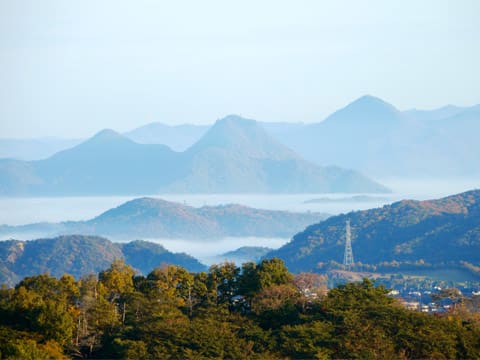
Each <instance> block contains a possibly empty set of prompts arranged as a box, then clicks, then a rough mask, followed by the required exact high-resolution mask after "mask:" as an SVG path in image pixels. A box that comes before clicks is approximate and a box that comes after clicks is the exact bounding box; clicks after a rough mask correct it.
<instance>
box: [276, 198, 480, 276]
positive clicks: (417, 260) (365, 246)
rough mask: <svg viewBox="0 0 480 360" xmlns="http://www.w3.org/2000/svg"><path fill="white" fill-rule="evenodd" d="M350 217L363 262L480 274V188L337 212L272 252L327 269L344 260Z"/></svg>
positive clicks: (293, 265)
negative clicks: (435, 197) (418, 199)
mask: <svg viewBox="0 0 480 360" xmlns="http://www.w3.org/2000/svg"><path fill="white" fill-rule="evenodd" d="M347 220H350V224H351V232H352V248H353V254H354V259H355V261H356V262H360V263H361V265H360V264H358V263H357V265H358V266H360V267H361V266H364V267H365V266H367V265H368V266H370V269H376V270H377V271H383V272H385V271H389V270H390V271H393V272H396V273H399V272H402V271H406V270H412V269H413V270H416V271H425V270H428V269H453V268H463V269H464V270H465V268H467V269H468V271H471V270H472V269H473V272H474V274H475V276H477V277H479V276H480V268H479V267H478V266H479V264H480V190H472V191H468V192H465V193H461V194H458V195H453V196H449V197H446V198H442V199H438V200H428V201H413V200H404V201H400V202H396V203H393V204H391V205H386V206H384V207H382V208H377V209H371V210H365V211H356V212H351V213H349V214H343V215H339V216H333V217H330V218H328V219H327V220H325V221H322V222H320V223H318V224H315V225H311V226H309V227H308V228H307V229H306V230H305V231H303V232H300V233H298V234H297V235H295V236H294V237H293V239H292V240H291V241H290V242H289V243H287V244H286V245H284V246H283V247H281V248H280V249H278V250H274V251H272V252H270V253H269V254H268V255H267V256H268V257H272V256H277V257H280V258H281V259H283V260H284V261H285V262H286V264H287V266H288V267H289V269H290V270H291V271H294V272H300V271H310V270H312V271H321V269H322V268H323V267H324V266H326V264H328V263H329V262H332V261H334V262H337V263H342V261H343V253H344V246H345V223H346V221H347ZM368 266H367V267H368ZM392 269H394V270H392ZM475 269H477V270H476V271H475Z"/></svg>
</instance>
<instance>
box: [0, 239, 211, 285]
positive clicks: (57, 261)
mask: <svg viewBox="0 0 480 360" xmlns="http://www.w3.org/2000/svg"><path fill="white" fill-rule="evenodd" d="M115 259H124V260H125V262H126V263H127V264H129V265H131V266H132V267H134V268H135V269H136V270H137V271H139V272H140V273H143V274H148V273H149V272H150V271H151V270H152V269H154V268H155V267H158V266H161V265H163V264H174V265H179V266H183V267H185V268H187V269H188V270H189V271H204V270H206V267H205V266H204V265H203V264H201V263H200V262H198V261H197V260H196V259H194V258H192V257H191V256H189V255H186V254H183V253H181V254H175V253H171V252H169V251H168V250H166V249H165V248H163V247H162V246H161V245H158V244H154V243H150V242H146V241H132V242H129V243H123V244H122V243H112V242H111V241H110V240H107V239H104V238H101V237H97V236H84V235H70V236H60V237H57V238H53V239H40V240H31V241H18V240H8V241H0V284H6V285H8V286H13V285H15V284H16V283H17V282H18V281H19V280H21V279H22V278H24V277H25V276H33V275H38V274H42V273H46V272H48V273H50V275H52V276H56V277H60V276H62V275H63V274H66V273H68V274H72V275H74V276H75V277H76V278H80V277H82V276H85V275H88V274H96V273H98V272H99V271H101V270H103V269H106V268H108V267H109V266H110V264H111V263H112V261H113V260H115Z"/></svg>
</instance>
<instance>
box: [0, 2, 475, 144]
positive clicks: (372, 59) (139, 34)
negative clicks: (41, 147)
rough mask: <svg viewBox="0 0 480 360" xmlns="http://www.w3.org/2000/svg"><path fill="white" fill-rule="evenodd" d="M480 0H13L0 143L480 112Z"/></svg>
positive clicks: (1, 14) (4, 23)
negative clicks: (367, 110) (395, 113)
mask: <svg viewBox="0 0 480 360" xmlns="http://www.w3.org/2000/svg"><path fill="white" fill-rule="evenodd" d="M479 19H480V1H476V0H471V1H462V0H460V1H459V0H456V1H441V0H432V1H427V0H422V1H418V0H414V1H405V0H402V1H400V0H399V1H383V0H379V1H358V0H351V1H338V0H335V1H333V0H332V1H320V0H314V1H300V0H299V1H293V0H292V1H279V0H272V1H270V0H268V1H246V0H242V1H226V0H219V1H208V0H203V1H198V0H197V1H160V0H158V1H153V0H152V1H147V0H135V1H120V0H111V1H101V0H94V1H88V0H82V1H73V0H72V1H67V0H58V1H49V0H42V1H38V0H31V1H23V0H0V84H1V86H0V137H34V136H47V135H51V136H64V137H84V136H89V135H92V134H93V133H95V132H96V131H98V130H99V129H102V128H106V127H109V128H113V129H116V130H118V131H126V130H130V129H132V128H135V127H137V126H139V125H143V124H146V123H149V122H153V121H160V122H165V123H169V124H178V123H184V122H190V123H212V122H213V121H215V120H216V119H217V118H220V117H223V116H224V115H226V114H230V113H237V114H241V115H243V116H246V117H250V118H254V119H258V120H263V121H305V122H314V121H320V120H322V119H323V118H324V117H325V116H326V115H328V114H329V113H330V112H332V111H334V110H336V109H338V108H339V107H342V106H344V105H346V104H347V103H348V102H350V101H352V100H354V99H355V98H357V97H359V96H361V95H363V94H367V93H368V94H372V95H375V96H378V97H381V98H382V99H384V100H386V101H388V102H391V103H392V104H394V105H395V106H397V107H398V108H399V109H408V108H412V107H416V108H434V107H439V106H442V105H445V104H449V103H453V104H457V105H472V104H476V103H480V69H479V64H480V21H479Z"/></svg>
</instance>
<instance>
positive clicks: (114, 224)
mask: <svg viewBox="0 0 480 360" xmlns="http://www.w3.org/2000/svg"><path fill="white" fill-rule="evenodd" d="M326 217H327V215H326V214H320V213H293V212H288V211H273V210H261V209H255V208H250V207H246V206H242V205H235V204H230V205H219V206H203V207H201V208H194V207H191V206H187V205H183V204H179V203H175V202H169V201H165V200H161V199H154V198H139V199H134V200H131V201H128V202H126V203H124V204H122V205H120V206H118V207H116V208H113V209H110V210H108V211H106V212H104V213H103V214H100V215H99V216H96V217H95V218H93V219H91V220H87V221H67V222H62V223H38V224H27V225H21V226H7V225H1V226H0V236H2V237H4V238H8V237H11V238H17V239H18V238H21V239H30V238H34V237H40V236H57V235H60V234H86V235H99V236H109V237H114V238H115V239H120V240H128V239H131V238H173V239H206V238H208V239H212V238H221V237H226V236H232V237H236V236H237V237H238V236H244V237H246V236H258V237H284V238H285V237H287V238H288V237H291V236H292V235H293V234H295V233H296V232H298V231H300V230H302V229H304V228H305V227H306V226H308V225H310V224H312V223H315V222H317V221H319V220H322V219H325V218H326Z"/></svg>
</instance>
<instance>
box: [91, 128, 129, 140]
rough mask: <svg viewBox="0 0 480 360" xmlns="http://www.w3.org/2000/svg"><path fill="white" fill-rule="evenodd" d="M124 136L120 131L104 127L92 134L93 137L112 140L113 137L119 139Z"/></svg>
mask: <svg viewBox="0 0 480 360" xmlns="http://www.w3.org/2000/svg"><path fill="white" fill-rule="evenodd" d="M118 138H123V136H122V135H120V134H119V133H118V132H116V131H115V130H112V129H103V130H100V131H99V132H98V133H96V134H95V135H93V136H92V138H91V139H101V140H103V139H104V140H111V139H118Z"/></svg>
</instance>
